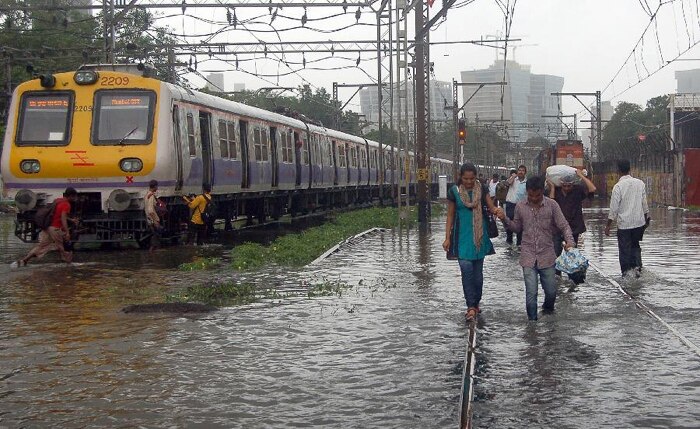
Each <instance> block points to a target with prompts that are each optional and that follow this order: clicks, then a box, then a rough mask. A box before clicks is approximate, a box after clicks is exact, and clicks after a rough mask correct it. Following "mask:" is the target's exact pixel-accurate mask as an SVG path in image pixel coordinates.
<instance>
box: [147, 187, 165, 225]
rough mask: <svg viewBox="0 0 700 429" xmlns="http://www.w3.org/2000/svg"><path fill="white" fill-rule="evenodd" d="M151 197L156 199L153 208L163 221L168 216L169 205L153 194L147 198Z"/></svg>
mask: <svg viewBox="0 0 700 429" xmlns="http://www.w3.org/2000/svg"><path fill="white" fill-rule="evenodd" d="M150 196H153V197H154V198H155V202H154V204H153V206H154V208H155V211H156V215H158V218H159V219H161V220H162V219H163V218H165V217H166V216H167V215H168V204H167V203H166V202H165V201H163V200H161V199H160V198H158V197H156V196H155V195H154V194H151V193H149V195H148V196H147V197H146V198H149V197H150Z"/></svg>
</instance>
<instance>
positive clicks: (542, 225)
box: [496, 176, 575, 320]
mask: <svg viewBox="0 0 700 429" xmlns="http://www.w3.org/2000/svg"><path fill="white" fill-rule="evenodd" d="M525 190H526V191H527V199H526V200H524V201H520V202H519V203H518V204H517V205H516V206H515V215H514V216H513V219H512V220H511V219H509V218H508V217H507V216H506V214H505V212H504V211H503V209H500V208H499V209H498V211H497V213H496V216H498V218H499V219H501V220H502V221H503V223H504V225H505V226H506V227H507V228H510V229H511V231H513V232H516V233H520V232H522V234H523V241H522V247H521V251H520V265H521V266H522V267H523V278H524V280H525V309H526V310H527V317H528V319H530V320H537V279H538V277H539V281H540V282H541V283H542V289H543V290H544V304H542V310H543V311H544V312H552V311H554V301H555V300H556V298H557V286H556V281H555V273H554V271H555V270H554V261H555V259H556V255H555V254H554V242H553V239H552V237H553V236H554V235H555V233H561V235H562V236H563V237H564V240H565V245H564V249H566V250H569V249H571V248H572V247H575V244H574V243H575V242H574V237H573V235H572V234H571V227H569V223H568V222H567V221H566V218H565V217H564V214H563V213H562V212H561V209H560V208H559V204H557V202H556V201H554V200H552V199H550V198H547V197H545V196H544V178H543V177H541V176H536V177H532V178H530V179H528V180H527V185H526V187H525Z"/></svg>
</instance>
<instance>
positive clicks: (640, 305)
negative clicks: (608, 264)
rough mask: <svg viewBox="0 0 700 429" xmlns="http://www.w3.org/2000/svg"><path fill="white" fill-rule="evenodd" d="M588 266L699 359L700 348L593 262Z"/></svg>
mask: <svg viewBox="0 0 700 429" xmlns="http://www.w3.org/2000/svg"><path fill="white" fill-rule="evenodd" d="M589 264H590V266H591V267H593V269H595V270H596V271H597V272H598V274H600V275H601V276H603V278H605V279H606V280H607V281H608V282H610V284H612V285H613V286H615V287H617V290H618V291H620V293H622V294H623V295H624V296H626V297H627V298H629V299H630V300H631V301H632V302H633V303H634V305H636V306H637V308H639V309H640V310H642V311H644V312H645V313H647V314H648V315H649V316H651V317H652V318H654V319H656V320H658V321H659V322H661V324H662V325H664V327H665V328H666V329H668V330H669V331H670V332H671V333H672V334H673V335H674V336H675V337H676V338H678V339H679V340H680V341H681V342H682V343H683V344H685V345H686V346H687V347H688V348H689V349H690V350H691V351H692V352H694V353H695V354H696V355H698V356H699V357H700V347H698V346H697V345H695V344H694V343H693V342H692V341H690V340H689V339H688V338H686V337H685V335H683V334H681V333H680V331H678V329H676V328H674V327H673V326H671V325H670V324H668V323H667V322H666V321H665V320H664V319H662V318H661V317H659V315H658V314H656V313H655V312H654V311H653V310H652V309H651V308H649V307H647V305H646V304H645V303H644V302H642V301H641V300H640V299H639V298H636V297H634V296H632V295H631V294H630V293H629V292H627V290H626V289H625V288H623V287H622V286H621V285H620V283H618V282H617V281H615V280H614V279H613V278H611V277H610V276H609V275H607V274H605V273H604V272H603V270H601V269H600V268H598V267H597V266H596V265H595V264H594V263H593V262H590V261H589Z"/></svg>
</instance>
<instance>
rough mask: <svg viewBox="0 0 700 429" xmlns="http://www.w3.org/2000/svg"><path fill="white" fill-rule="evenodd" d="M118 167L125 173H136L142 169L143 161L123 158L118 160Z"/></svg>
mask: <svg viewBox="0 0 700 429" xmlns="http://www.w3.org/2000/svg"><path fill="white" fill-rule="evenodd" d="M119 168H121V169H122V171H125V172H127V173H136V172H139V171H141V170H142V169H143V161H141V160H140V159H138V158H124V159H122V160H121V161H119Z"/></svg>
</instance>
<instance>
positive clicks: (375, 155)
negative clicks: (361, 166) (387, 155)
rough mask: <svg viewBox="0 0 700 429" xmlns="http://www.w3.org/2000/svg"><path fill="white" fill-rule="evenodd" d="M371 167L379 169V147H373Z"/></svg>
mask: <svg viewBox="0 0 700 429" xmlns="http://www.w3.org/2000/svg"><path fill="white" fill-rule="evenodd" d="M369 167H370V168H371V169H373V170H376V169H377V149H372V157H371V158H370V160H369Z"/></svg>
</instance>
